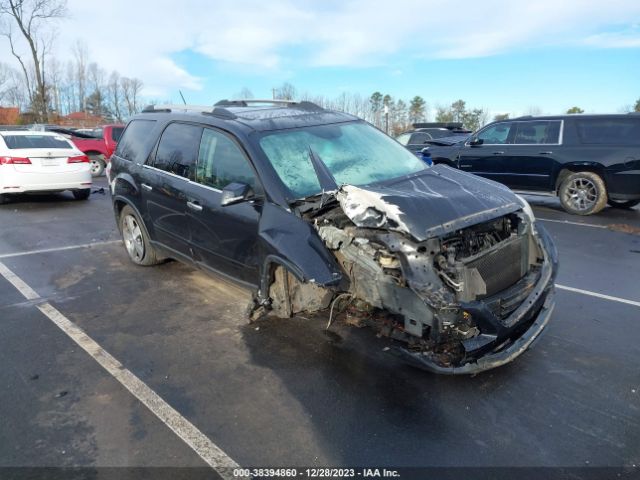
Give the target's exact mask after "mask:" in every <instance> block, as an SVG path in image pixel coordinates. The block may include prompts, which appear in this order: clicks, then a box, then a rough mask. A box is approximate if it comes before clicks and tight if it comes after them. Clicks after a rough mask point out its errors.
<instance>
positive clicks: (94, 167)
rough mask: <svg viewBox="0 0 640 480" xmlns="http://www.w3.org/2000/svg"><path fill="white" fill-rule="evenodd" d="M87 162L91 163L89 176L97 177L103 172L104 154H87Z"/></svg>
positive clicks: (104, 164)
mask: <svg viewBox="0 0 640 480" xmlns="http://www.w3.org/2000/svg"><path fill="white" fill-rule="evenodd" d="M89 163H91V176H92V177H99V176H100V175H102V172H104V168H105V166H106V162H105V161H104V155H100V154H98V153H90V154H89Z"/></svg>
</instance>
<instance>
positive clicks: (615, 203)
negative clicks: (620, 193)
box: [607, 199, 640, 208]
mask: <svg viewBox="0 0 640 480" xmlns="http://www.w3.org/2000/svg"><path fill="white" fill-rule="evenodd" d="M607 203H608V204H609V206H611V207H613V208H633V207H635V206H636V205H638V204H639V203H640V200H625V201H621V200H611V199H609V200H607Z"/></svg>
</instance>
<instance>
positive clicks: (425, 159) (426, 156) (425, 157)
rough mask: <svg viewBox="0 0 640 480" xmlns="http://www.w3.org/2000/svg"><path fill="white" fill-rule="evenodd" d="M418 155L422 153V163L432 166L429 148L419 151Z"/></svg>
mask: <svg viewBox="0 0 640 480" xmlns="http://www.w3.org/2000/svg"><path fill="white" fill-rule="evenodd" d="M420 153H422V161H423V162H425V163H426V164H427V165H429V166H431V165H433V159H432V158H431V152H430V151H429V147H424V148H423V149H422V150H420Z"/></svg>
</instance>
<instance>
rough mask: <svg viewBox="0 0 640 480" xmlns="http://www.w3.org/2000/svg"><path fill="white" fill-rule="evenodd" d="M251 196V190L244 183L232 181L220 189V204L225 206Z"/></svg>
mask: <svg viewBox="0 0 640 480" xmlns="http://www.w3.org/2000/svg"><path fill="white" fill-rule="evenodd" d="M251 197H253V190H251V187H250V186H249V185H247V184H246V183H237V182H233V183H230V184H229V185H227V186H226V187H224V189H223V190H222V199H221V200H220V205H221V206H223V207H225V206H227V205H233V204H235V203H240V202H244V201H246V200H249V199H250V198H251Z"/></svg>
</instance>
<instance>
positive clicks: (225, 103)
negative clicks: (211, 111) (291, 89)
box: [215, 99, 324, 110]
mask: <svg viewBox="0 0 640 480" xmlns="http://www.w3.org/2000/svg"><path fill="white" fill-rule="evenodd" d="M251 104H266V105H283V106H287V107H288V106H296V107H298V108H302V109H306V110H324V109H323V108H322V107H321V106H320V105H316V104H315V103H313V102H307V101H305V100H303V101H301V102H297V101H295V100H270V99H265V100H253V99H242V100H226V99H225V100H220V101H219V102H216V104H215V106H216V107H248V106H249V105H251Z"/></svg>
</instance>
